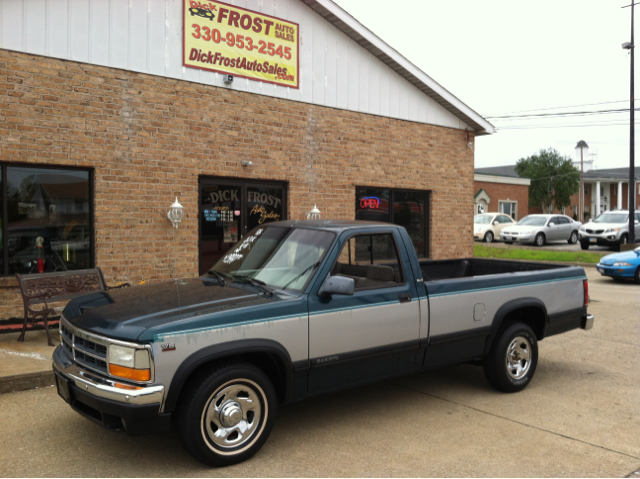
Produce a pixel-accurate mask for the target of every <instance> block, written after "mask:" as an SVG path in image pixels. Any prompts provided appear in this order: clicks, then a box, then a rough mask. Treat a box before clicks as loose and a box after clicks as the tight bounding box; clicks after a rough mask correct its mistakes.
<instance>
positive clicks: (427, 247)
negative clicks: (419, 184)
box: [354, 185, 486, 259]
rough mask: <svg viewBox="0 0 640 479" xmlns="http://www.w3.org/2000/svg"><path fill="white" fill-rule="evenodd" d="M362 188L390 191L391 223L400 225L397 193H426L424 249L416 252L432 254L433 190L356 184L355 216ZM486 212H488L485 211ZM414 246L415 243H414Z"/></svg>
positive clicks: (425, 255) (428, 255)
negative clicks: (395, 208)
mask: <svg viewBox="0 0 640 479" xmlns="http://www.w3.org/2000/svg"><path fill="white" fill-rule="evenodd" d="M359 188H362V189H365V188H370V189H378V190H386V191H388V192H389V224H392V225H396V226H402V225H398V224H396V223H394V222H393V220H394V206H395V200H396V199H395V193H420V194H423V195H424V199H425V208H424V210H425V211H424V216H425V218H424V251H421V252H420V253H418V252H416V256H418V258H420V257H421V256H420V255H421V254H422V255H424V258H425V259H428V258H430V254H431V241H430V233H431V224H430V221H431V190H418V189H411V188H390V187H387V186H371V185H356V186H355V197H356V212H355V214H354V217H355V216H356V215H357V213H358V212H357V201H358V189H359ZM485 213H486V212H485ZM412 246H413V245H412ZM414 248H415V247H414Z"/></svg>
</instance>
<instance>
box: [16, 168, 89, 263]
mask: <svg viewBox="0 0 640 479" xmlns="http://www.w3.org/2000/svg"><path fill="white" fill-rule="evenodd" d="M6 181H7V212H8V218H7V220H8V221H7V241H6V247H7V250H8V258H9V268H8V269H9V271H8V272H9V274H14V273H22V274H29V273H37V272H53V271H67V270H74V269H82V268H90V267H91V266H92V265H91V264H90V263H91V224H90V202H89V172H88V171H76V170H59V169H41V168H28V167H8V168H7V179H6Z"/></svg>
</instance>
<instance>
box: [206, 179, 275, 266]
mask: <svg viewBox="0 0 640 479" xmlns="http://www.w3.org/2000/svg"><path fill="white" fill-rule="evenodd" d="M286 204H287V201H286V185H284V184H282V183H271V182H259V183H258V182H255V181H251V182H246V181H238V180H228V179H224V178H212V177H201V178H200V206H199V208H200V211H199V223H200V245H199V249H200V267H199V270H200V274H205V273H206V272H207V270H208V269H209V268H211V266H212V265H213V264H214V263H215V262H216V261H218V259H220V258H221V257H222V256H224V255H225V254H226V253H227V251H229V249H231V247H232V246H233V245H234V244H235V243H237V242H238V241H239V240H241V239H242V238H243V236H244V235H245V234H246V233H247V232H248V231H251V230H252V229H253V228H255V227H257V226H260V225H262V224H265V223H270V222H272V221H280V220H283V219H286V217H287V216H286Z"/></svg>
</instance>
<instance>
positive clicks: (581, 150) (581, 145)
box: [576, 140, 589, 223]
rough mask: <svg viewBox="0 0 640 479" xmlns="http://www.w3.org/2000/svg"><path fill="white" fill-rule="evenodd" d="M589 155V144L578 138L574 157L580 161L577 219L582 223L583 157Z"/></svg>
mask: <svg viewBox="0 0 640 479" xmlns="http://www.w3.org/2000/svg"><path fill="white" fill-rule="evenodd" d="M585 156H587V157H588V156H589V145H587V142H586V141H584V140H580V141H579V142H578V144H577V145H576V158H577V159H578V160H579V161H580V193H579V195H578V221H581V222H582V223H584V157H585Z"/></svg>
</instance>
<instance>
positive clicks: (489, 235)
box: [484, 231, 493, 243]
mask: <svg viewBox="0 0 640 479" xmlns="http://www.w3.org/2000/svg"><path fill="white" fill-rule="evenodd" d="M484 242H485V243H493V232H491V231H487V232H486V233H485V235H484Z"/></svg>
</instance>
